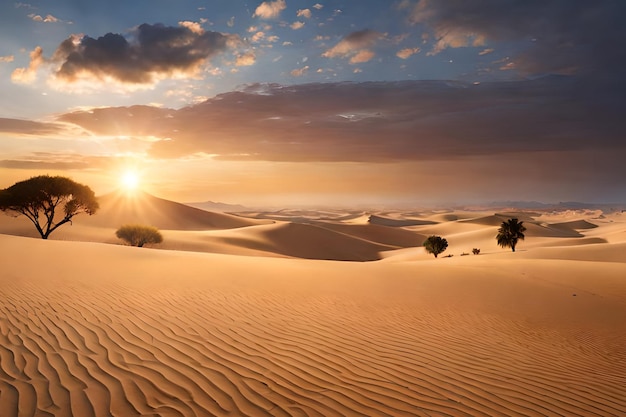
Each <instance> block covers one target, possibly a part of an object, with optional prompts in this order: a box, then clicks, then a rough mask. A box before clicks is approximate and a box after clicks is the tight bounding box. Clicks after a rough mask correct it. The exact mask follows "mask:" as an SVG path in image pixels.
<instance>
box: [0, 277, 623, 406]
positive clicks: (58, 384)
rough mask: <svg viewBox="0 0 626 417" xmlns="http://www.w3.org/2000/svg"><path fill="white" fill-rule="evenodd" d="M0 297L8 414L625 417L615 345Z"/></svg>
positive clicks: (308, 316) (489, 326)
mask: <svg viewBox="0 0 626 417" xmlns="http://www.w3.org/2000/svg"><path fill="white" fill-rule="evenodd" d="M0 296H1V298H0V364H1V366H0V416H3V417H5V416H6V417H11V416H72V415H73V416H84V417H87V416H110V415H113V416H138V415H143V416H213V415H215V416H222V415H248V416H263V415H268V416H270V415H271V416H345V415H366V416H444V415H449V416H470V415H471V416H475V415H489V416H511V415H520V416H522V415H523V416H547V415H567V416H575V415H585V416H618V415H626V388H625V387H626V378H625V376H624V374H623V373H621V372H620V370H619V368H616V367H614V366H613V364H615V363H622V364H623V363H624V361H625V360H626V350H625V349H623V346H622V345H620V342H621V341H622V340H615V336H613V340H609V338H608V336H607V343H603V341H602V340H598V335H595V337H593V338H591V337H586V336H585V334H584V333H582V334H575V335H574V337H571V338H570V337H568V336H566V335H564V334H562V333H559V332H553V331H550V330H548V329H547V328H545V329H542V328H541V327H537V326H530V325H527V324H526V323H524V322H521V321H518V322H515V321H510V320H508V319H506V318H504V317H502V316H495V315H494V316H492V315H486V314H478V313H468V312H461V311H457V310H445V309H439V310H436V311H432V310H431V311H428V310H424V311H419V312H418V311H416V310H415V309H408V308H405V307H404V306H402V305H395V306H392V305H385V304H382V303H380V304H376V303H373V304H362V303H359V302H357V301H354V300H350V299H349V298H348V299H346V298H340V297H334V296H330V295H328V294H326V295H321V294H320V295H315V294H313V295H311V296H310V297H303V298H285V297H281V296H279V295H277V294H273V293H270V292H263V291H258V292H255V291H247V292H237V291H228V290H218V289H208V288H205V287H202V288H186V287H185V286H180V287H178V286H170V287H166V288H161V289H159V290H157V291H150V292H148V291H146V290H145V289H142V288H136V287H125V286H124V285H119V284H110V285H102V286H99V287H97V291H94V290H93V289H92V288H87V287H84V288H83V287H81V285H80V283H76V285H74V286H68V287H64V288H53V287H51V288H46V287H45V286H43V287H42V286H29V285H27V284H26V283H19V284H18V283H13V284H7V285H3V286H2V288H1V289H0ZM607 347H608V348H610V349H609V350H607ZM611 347H612V348H611ZM621 369H622V371H623V369H624V368H623V366H622V368H621Z"/></svg>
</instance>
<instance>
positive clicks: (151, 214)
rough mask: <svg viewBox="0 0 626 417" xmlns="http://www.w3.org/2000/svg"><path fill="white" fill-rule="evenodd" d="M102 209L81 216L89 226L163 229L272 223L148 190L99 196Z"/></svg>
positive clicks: (211, 228) (230, 226)
mask: <svg viewBox="0 0 626 417" xmlns="http://www.w3.org/2000/svg"><path fill="white" fill-rule="evenodd" d="M98 201H99V203H100V210H99V211H98V213H97V214H96V215H94V216H85V217H81V220H80V223H81V224H83V225H87V226H99V227H111V228H116V229H117V228H118V227H119V226H120V225H122V224H127V223H140V224H149V225H152V226H155V227H157V228H159V229H171V230H213V229H233V228H238V227H246V226H252V225H255V224H262V223H268V222H267V221H259V220H253V219H246V218H243V217H239V216H233V215H230V214H225V213H215V212H209V211H205V210H201V209H198V208H195V207H190V206H187V205H184V204H180V203H176V202H174V201H169V200H164V199H161V198H158V197H155V196H152V195H150V194H147V193H133V194H125V193H123V192H115V193H111V194H107V195H104V196H101V197H99V198H98Z"/></svg>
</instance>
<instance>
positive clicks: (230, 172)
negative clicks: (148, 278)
mask: <svg viewBox="0 0 626 417" xmlns="http://www.w3.org/2000/svg"><path fill="white" fill-rule="evenodd" d="M625 18H626V2H624V1H622V0H480V1H479V0H446V1H437V0H397V1H393V0H390V1H383V0H345V1H331V0H327V1H319V2H316V1H303V0H297V1H296V0H275V1H237V0H132V1H129V0H107V1H104V0H100V1H95V0H54V1H52V0H40V1H32V2H12V1H5V2H2V4H0V188H6V187H9V186H10V185H12V184H13V183H14V182H16V181H19V180H22V179H26V178H29V177H31V176H35V175H42V174H49V175H64V176H69V177H71V178H73V179H74V180H76V181H78V182H82V183H84V184H87V185H89V186H90V187H91V188H92V189H94V191H95V192H96V194H98V195H102V194H105V193H108V192H111V191H113V190H115V189H117V188H119V187H120V186H121V180H120V178H121V177H122V176H123V175H124V173H125V172H127V171H129V170H131V171H134V172H136V173H137V175H139V181H140V185H141V187H142V189H144V190H145V191H148V192H150V193H152V194H155V195H157V196H159V197H163V198H168V199H172V200H176V201H182V202H192V201H196V202H197V201H206V200H211V201H221V202H227V203H237V204H245V205H249V206H257V207H258V206H273V207H276V206H304V205H316V206H346V207H349V206H355V207H356V206H361V205H371V206H374V205H375V206H384V207H394V206H398V207H400V206H402V207H409V206H419V207H423V206H442V205H450V204H455V205H460V204H479V203H488V202H492V201H520V200H527V201H543V202H548V203H551V202H559V201H584V202H616V203H626V181H625V179H626V163H624V160H625V159H626V141H625V140H624V132H626V129H625V127H626V123H625V122H624V110H623V109H626V83H625V82H624V76H623V72H624V69H623V68H624V65H625V64H626V48H624V45H626V26H625V25H624V24H623V22H624V19H625Z"/></svg>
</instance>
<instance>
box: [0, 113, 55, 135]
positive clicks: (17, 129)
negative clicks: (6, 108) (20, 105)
mask: <svg viewBox="0 0 626 417" xmlns="http://www.w3.org/2000/svg"><path fill="white" fill-rule="evenodd" d="M62 131H63V127H62V126H59V125H58V124H55V123H42V122H35V121H31V120H21V119H7V118H2V117H0V132H2V133H17V134H24V135H51V134H55V133H60V132H62Z"/></svg>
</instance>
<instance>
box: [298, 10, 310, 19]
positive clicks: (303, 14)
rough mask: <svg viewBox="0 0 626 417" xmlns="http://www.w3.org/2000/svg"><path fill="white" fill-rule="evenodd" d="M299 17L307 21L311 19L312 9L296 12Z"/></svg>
mask: <svg viewBox="0 0 626 417" xmlns="http://www.w3.org/2000/svg"><path fill="white" fill-rule="evenodd" d="M296 16H297V17H304V18H305V19H310V18H311V10H310V9H300V10H298V11H297V12H296Z"/></svg>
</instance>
